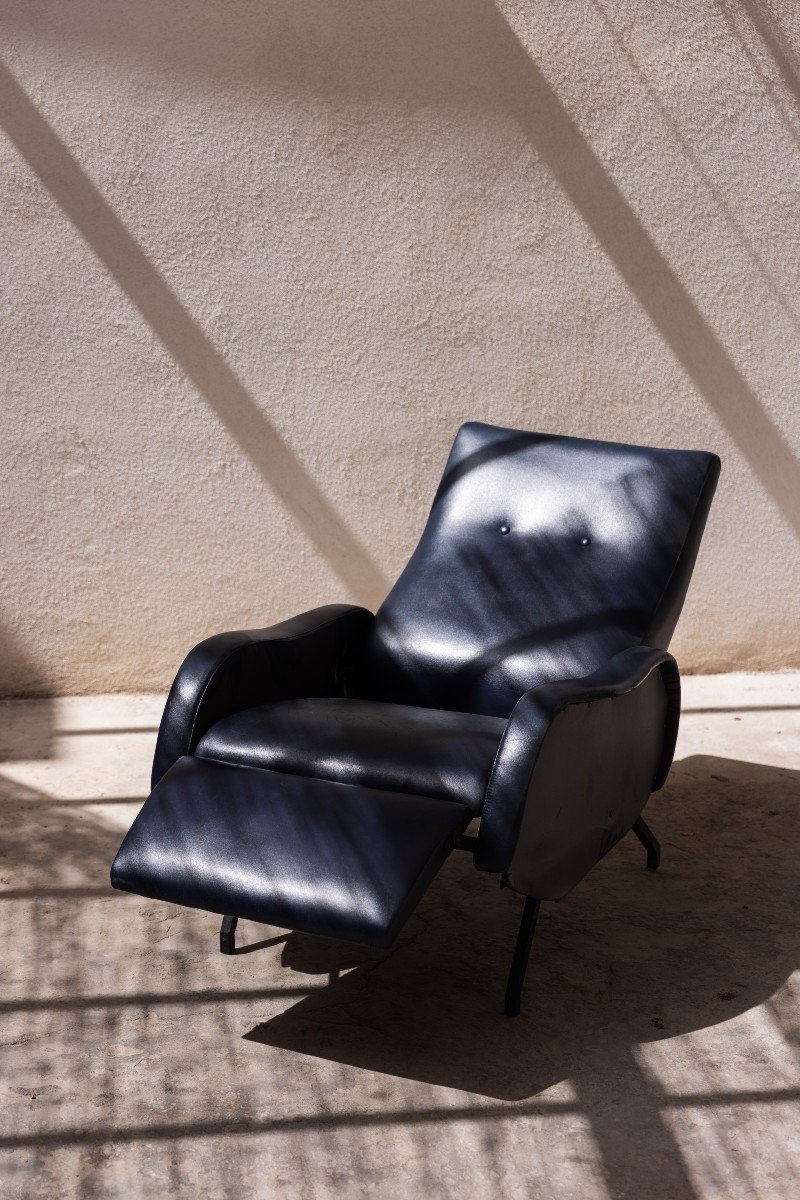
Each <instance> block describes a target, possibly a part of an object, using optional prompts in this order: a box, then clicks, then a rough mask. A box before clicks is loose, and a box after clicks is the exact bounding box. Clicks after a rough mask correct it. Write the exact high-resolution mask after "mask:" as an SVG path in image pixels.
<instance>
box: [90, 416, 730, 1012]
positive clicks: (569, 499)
mask: <svg viewBox="0 0 800 1200" xmlns="http://www.w3.org/2000/svg"><path fill="white" fill-rule="evenodd" d="M719 470H720V463H719V459H718V458H717V457H716V456H715V455H713V454H706V453H702V452H699V451H682V450H653V449H648V448H645V447H640V446H626V445H617V444H614V443H611V442H593V441H581V440H578V439H574V438H567V437H553V436H549V435H543V434H534V433H523V432H519V431H517V430H513V429H500V428H496V427H494V426H491V425H483V424H474V423H473V424H468V425H464V426H463V428H462V429H461V430H460V431H459V433H458V436H457V437H456V440H455V444H454V446H453V449H452V452H451V454H450V458H449V460H448V463H447V466H446V469H445V472H444V476H443V478H442V481H441V484H440V486H439V490H438V492H437V494H436V497H435V499H434V502H433V507H432V510H431V513H430V517H429V519H428V523H427V526H426V528H425V530H424V532H423V534H422V538H421V540H420V543H419V545H418V547H417V549H416V550H415V552H414V554H413V556H412V558H411V560H410V562H409V564H408V566H407V567H406V568H405V570H404V571H403V573H402V575H401V576H400V578H399V580H398V582H397V583H396V585H395V586H394V588H393V589H392V590H391V592H390V593H389V595H388V597H387V598H386V600H385V601H384V603H383V604H382V605H381V607H380V608H379V609H378V612H377V613H376V614H375V615H374V616H373V615H372V613H370V612H368V611H367V610H366V609H364V608H358V607H354V606H351V605H344V604H340V605H335V604H334V605H327V606H325V607H323V608H318V609H315V610H314V611H312V612H308V613H304V614H303V615H302V616H299V617H294V618H292V619H291V620H288V621H284V622H282V623H281V624H279V625H273V626H272V627H271V628H268V629H259V630H250V631H243V632H236V633H223V634H219V635H218V636H216V637H212V638H209V639H208V640H206V641H204V642H201V643H200V644H199V645H198V646H196V647H195V649H194V650H192V651H191V653H190V654H189V656H188V657H187V658H186V660H185V662H184V663H183V665H182V667H181V668H180V670H179V672H178V675H177V678H176V680H175V683H174V684H173V687H172V690H171V692H170V694H169V698H168V700H167V704H166V708H165V711H164V716H163V719H162V721H161V726H160V729H159V733H158V741H157V745H156V752H155V761H154V765H153V779H152V786H153V791H152V794H151V795H150V797H149V798H148V800H147V801H146V802H145V804H144V807H143V808H142V810H141V813H140V814H139V816H138V817H137V818H136V820H135V821H134V824H133V826H132V827H131V829H130V831H129V833H128V834H127V836H126V837H125V840H124V841H123V843H122V846H121V848H120V851H119V853H118V854H117V857H116V860H115V862H114V865H113V867H112V870H111V881H112V883H113V885H114V887H117V888H121V889H123V890H125V891H129V892H135V893H137V894H139V895H142V896H149V897H153V898H155V899H159V900H166V901H168V902H170V903H171V904H180V905H189V906H191V907H193V908H201V909H207V910H208V911H210V912H214V913H218V914H221V915H224V920H223V923H222V930H221V933H220V948H221V950H222V951H223V952H224V953H233V952H234V949H235V942H234V937H235V926H236V921H237V919H238V918H240V917H241V918H247V919H249V920H252V921H257V922H263V923H265V924H268V925H277V926H279V927H281V928H284V929H291V930H300V931H304V932H308V933H315V934H323V935H328V936H330V937H335V938H344V939H349V940H352V941H355V942H362V943H366V944H368V945H371V946H378V947H384V946H389V945H390V944H391V943H392V941H393V940H394V938H395V937H396V935H397V933H398V931H399V929H400V927H401V926H402V925H403V923H404V922H405V921H406V919H407V918H408V916H409V915H410V914H411V912H412V910H413V909H414V907H415V905H416V904H417V902H418V900H419V899H420V897H421V896H422V894H423V893H424V892H425V889H426V888H427V887H428V886H429V884H430V883H431V881H432V880H433V878H434V876H435V875H436V873H437V872H438V871H439V869H440V868H441V866H442V864H443V863H444V861H445V859H446V858H447V856H448V854H449V853H450V852H451V851H453V850H454V849H456V850H464V851H468V852H470V853H471V854H472V855H473V861H474V865H475V867H476V868H477V870H479V871H489V872H492V873H494V874H496V875H497V877H498V880H499V882H500V885H501V886H506V887H509V888H512V889H513V890H514V891H516V892H518V893H521V894H522V895H523V896H525V897H526V899H525V904H524V909H523V913H522V921H521V925H520V928H519V933H518V936H517V942H516V948H515V950H514V954H513V958H512V964H511V972H510V975H509V978H508V984H507V989H506V1012H507V1013H508V1014H509V1015H516V1014H517V1013H518V1012H519V1007H520V996H521V990H522V983H523V979H524V974H525V968H526V965H527V960H528V955H529V952H530V946H531V939H532V937H533V931H534V927H535V923H536V918H537V915H538V911H539V905H540V903H541V901H542V900H559V899H561V898H562V897H563V896H565V895H566V894H567V893H568V892H569V891H570V890H571V889H572V888H573V887H575V885H576V884H577V883H579V882H580V880H581V879H582V878H583V877H584V875H586V873H587V872H588V871H589V870H590V869H591V867H592V866H594V864H595V863H596V862H598V860H599V859H601V858H602V857H603V856H604V855H605V854H606V853H608V851H609V850H610V849H611V847H612V846H614V844H615V843H616V842H618V841H619V840H620V838H622V837H624V835H625V834H626V833H628V832H629V831H630V830H633V832H634V833H635V834H636V835H637V836H638V837H639V839H640V840H641V841H642V843H643V844H644V846H645V847H646V850H647V865H648V867H653V868H655V867H657V866H658V862H659V847H658V842H657V841H656V840H655V838H654V837H653V835H652V834H651V832H650V830H649V829H648V828H647V826H646V825H645V823H644V821H643V820H642V819H641V815H640V814H641V812H642V810H643V808H644V806H645V804H646V802H647V800H648V797H649V796H650V793H651V792H654V791H657V790H658V789H659V788H660V787H661V786H662V784H663V783H664V781H665V779H666V776H667V772H668V771H669V768H670V764H671V762H672V755H673V752H674V748H675V739H676V736H677V731H678V717H679V707H680V681H679V675H678V668H677V665H676V663H675V660H674V659H673V658H672V656H671V655H670V654H668V653H667V645H668V644H669V640H670V637H671V635H672V632H673V629H674V628H675V624H676V621H677V619H678V615H679V613H680V610H681V607H682V605H683V601H684V597H685V595H686V589H687V587H688V584H689V579H690V576H691V573H692V569H693V567H694V562H695V558H696V556H697V551H698V547H699V544H700V538H701V536H702V532H703V527H704V525H705V522H706V517H707V515H708V510H709V506H710V504H711V499H712V496H713V493H714V489H715V487H716V482H717V478H718V476H719ZM475 818H478V819H479V821H480V824H479V827H478V830H477V834H473V835H471V836H470V835H468V834H467V833H466V830H467V827H468V826H469V825H470V823H471V822H472V821H473V819H475Z"/></svg>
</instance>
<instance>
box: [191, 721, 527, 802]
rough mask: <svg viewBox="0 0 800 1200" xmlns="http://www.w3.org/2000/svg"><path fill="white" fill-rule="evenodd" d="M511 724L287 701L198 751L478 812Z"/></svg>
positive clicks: (221, 725) (221, 727) (206, 740)
mask: <svg viewBox="0 0 800 1200" xmlns="http://www.w3.org/2000/svg"><path fill="white" fill-rule="evenodd" d="M505 726H506V723H505V721H503V720H501V719H499V718H497V717H482V716H475V715H473V714H472V713H453V712H445V711H443V710H442V709H428V708H411V707H409V706H407V705H402V704H381V703H379V702H377V701H368V700H367V701H364V700H347V699H340V698H334V699H306V700H287V701H283V702H281V703H277V704H266V705H263V706H261V707H259V708H248V709H245V711H244V712H240V713H235V714H234V715H233V716H230V717H226V718H225V719H224V720H222V721H218V722H217V723H216V724H215V725H212V726H211V728H210V729H209V730H208V732H207V733H206V734H205V735H204V736H203V737H202V738H201V739H200V741H199V742H198V744H197V748H196V750H195V754H196V755H197V756H198V758H215V759H220V760H222V761H224V762H229V763H238V764H239V765H241V766H251V767H261V768H265V769H268V770H272V771H285V772H289V773H291V774H296V775H311V776H315V777H316V778H318V779H335V780H338V781H339V782H340V783H357V784H360V785H361V786H363V787H368V788H380V789H382V790H384V791H391V792H411V793H416V794H418V795H423V796H433V797H435V798H437V799H440V800H456V801H459V802H461V803H462V804H464V805H466V806H467V807H468V808H469V809H470V810H471V812H472V813H474V814H476V815H477V814H478V813H480V811H481V808H482V806H483V794H484V792H485V790H486V784H487V783H488V780H489V774H490V772H491V769H492V763H493V762H494V757H495V754H496V753H497V747H498V745H499V743H500V738H501V737H502V735H503V731H504V729H505Z"/></svg>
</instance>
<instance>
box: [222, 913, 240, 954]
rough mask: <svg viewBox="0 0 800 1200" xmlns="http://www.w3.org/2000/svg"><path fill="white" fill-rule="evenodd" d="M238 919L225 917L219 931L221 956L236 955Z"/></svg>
mask: <svg viewBox="0 0 800 1200" xmlns="http://www.w3.org/2000/svg"><path fill="white" fill-rule="evenodd" d="M238 920H239V918H238V917H223V918H222V925H221V926H220V930H219V952H220V954H235V953H236V922H237V921H238Z"/></svg>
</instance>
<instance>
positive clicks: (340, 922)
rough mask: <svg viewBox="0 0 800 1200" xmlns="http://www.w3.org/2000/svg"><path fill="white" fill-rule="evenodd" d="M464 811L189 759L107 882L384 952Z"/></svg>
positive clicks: (148, 807)
mask: <svg viewBox="0 0 800 1200" xmlns="http://www.w3.org/2000/svg"><path fill="white" fill-rule="evenodd" d="M470 815H471V814H470V812H469V810H468V809H466V808H465V807H463V806H462V805H460V804H454V803H452V802H450V801H446V800H433V799H430V798H428V797H424V796H410V795H401V794H399V793H394V792H381V791H376V790H374V789H370V788H365V787H356V786H351V785H349V784H341V783H332V782H329V781H328V780H322V779H309V778H305V777H304V776H300V775H284V774H281V773H279V772H277V771H263V770H258V769H254V768H250V767H238V766H232V765H229V764H227V763H221V762H215V761H213V760H209V759H196V758H189V757H187V758H182V759H180V760H179V761H178V762H177V763H175V765H174V766H173V767H172V768H171V769H170V770H169V771H168V772H167V774H166V775H165V776H164V777H163V778H162V780H161V782H160V783H159V784H158V786H157V787H156V788H155V790H154V791H153V793H152V794H151V795H150V797H149V798H148V799H147V801H146V802H145V804H144V807H143V808H142V810H141V812H140V813H139V816H138V817H137V818H136V820H135V821H134V823H133V825H132V826H131V829H130V831H129V833H128V834H127V836H126V838H125V840H124V841H123V843H122V846H121V847H120V850H119V853H118V854H117V857H116V859H115V861H114V865H113V867H112V868H111V882H112V884H113V885H114V887H116V888H120V889H121V890H122V891H128V892H135V893H136V894H137V895H140V896H149V897H152V898H153V899H157V900H167V901H169V902H170V903H172V904H183V905H187V906H188V907H190V908H202V909H207V910H208V911H209V912H215V913H220V914H226V913H227V914H230V915H231V916H236V917H244V918H247V919H249V920H252V921H258V922H262V923H264V924H267V925H277V926H279V927H280V928H283V929H297V930H302V931H304V932H307V933H318V934H324V935H326V936H329V937H336V938H344V939H347V940H350V941H356V942H363V943H365V944H367V945H371V946H388V945H390V944H391V942H392V941H393V940H394V938H395V936H396V934H397V932H398V931H399V929H400V927H401V925H402V924H403V923H404V921H405V920H406V919H407V917H408V916H409V915H410V913H411V912H412V910H413V908H414V906H415V905H416V903H417V901H418V900H419V898H420V896H421V895H422V894H423V892H424V891H425V889H426V888H427V886H428V885H429V883H430V882H431V880H432V879H433V877H434V876H435V874H436V873H437V871H438V870H439V868H440V866H441V865H442V863H443V862H444V860H445V858H446V857H447V854H448V852H449V849H450V846H451V842H452V837H453V835H454V834H455V833H459V832H461V831H462V830H463V829H464V828H466V825H467V824H468V822H469V820H470Z"/></svg>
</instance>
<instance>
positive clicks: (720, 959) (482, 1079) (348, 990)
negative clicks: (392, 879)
mask: <svg viewBox="0 0 800 1200" xmlns="http://www.w3.org/2000/svg"><path fill="white" fill-rule="evenodd" d="M799 784H800V773H798V772H796V771H790V770H787V769H781V768H777V767H773V766H763V765H759V764H752V763H746V762H739V761H733V760H728V759H722V758H713V757H706V756H694V757H690V758H687V759H684V760H683V761H681V762H677V763H676V764H675V766H674V767H673V771H672V774H671V775H670V778H669V781H668V784H667V786H666V788H665V789H664V790H663V791H662V792H660V793H658V794H657V795H656V796H654V797H653V799H652V800H651V802H650V805H649V807H648V810H647V819H648V821H649V822H650V823H651V824H652V826H653V828H654V831H655V832H656V834H657V835H658V836H659V837H660V839H661V842H662V847H663V855H662V866H661V869H660V870H659V871H658V872H653V871H647V870H646V869H645V861H644V851H643V850H642V848H641V846H640V845H639V843H638V842H637V841H635V839H634V838H633V837H632V836H629V837H628V838H626V839H625V841H624V842H623V843H622V844H621V845H620V846H618V847H616V848H615V849H614V850H613V851H612V853H611V854H610V855H609V856H608V858H606V859H605V860H604V862H603V863H602V864H601V865H600V866H599V867H598V868H597V869H596V870H595V871H593V872H592V873H591V874H590V875H589V876H588V878H587V879H586V880H585V881H584V882H583V884H582V885H581V886H580V887H579V888H578V889H576V890H575V892H573V893H572V894H571V895H570V896H569V897H568V898H567V899H566V900H565V901H564V902H562V903H560V904H557V905H553V904H548V905H544V906H543V909H542V914H541V917H540V921H539V927H538V930H537V934H536V938H535V941H534V952H533V955H532V959H531V966H530V969H529V974H528V980H527V983H526V987H525V994H524V998H523V1011H522V1015H521V1016H520V1017H519V1018H517V1019H515V1020H510V1019H508V1018H507V1017H505V1016H504V1015H503V989H504V985H505V977H506V972H507V969H508V965H509V960H510V955H511V950H512V947H513V942H514V937H515V932H516V924H517V920H518V917H519V913H520V910H521V903H522V902H521V898H520V897H517V896H514V895H512V894H510V893H509V892H508V891H500V890H499V889H498V887H497V879H496V877H493V876H485V875H480V874H478V873H477V872H475V871H474V869H473V867H472V864H471V861H470V859H469V858H468V857H467V856H466V855H463V854H454V855H453V856H452V857H451V859H450V862H449V863H448V865H447V866H446V867H445V869H444V871H443V872H442V874H441V875H440V877H439V879H438V881H437V882H436V883H435V884H434V886H433V888H432V889H431V890H430V892H429V893H428V894H427V896H426V897H425V899H424V900H423V902H422V903H421V905H420V907H419V909H418V911H417V913H416V914H415V915H414V917H413V918H412V919H411V921H410V922H409V923H408V925H407V926H406V929H405V930H404V932H403V934H402V935H401V937H400V939H399V940H398V942H397V943H396V945H395V947H394V948H393V949H392V950H390V951H389V952H386V951H372V950H368V949H363V948H360V947H354V946H352V945H347V944H343V943H338V942H333V941H329V940H326V939H323V938H316V937H311V936H308V935H302V934H292V935H291V936H290V937H289V938H288V940H287V941H286V943H285V946H284V951H283V956H282V962H283V965H284V967H285V968H286V969H287V970H294V971H299V972H303V973H305V974H327V975H329V977H330V980H331V982H330V986H329V987H327V988H325V989H323V990H321V991H319V992H317V993H315V994H314V995H312V996H309V997H307V998H305V999H303V1000H302V1001H301V1002H300V1003H298V1004H296V1005H295V1006H294V1007H292V1008H291V1009H289V1010H287V1011H286V1012H284V1013H282V1014H281V1015H280V1016H278V1017H275V1018H273V1019H272V1020H270V1021H267V1022H265V1023H263V1024H260V1025H258V1026H256V1027H255V1028H254V1029H252V1030H250V1031H249V1032H248V1033H246V1034H245V1037H246V1038H247V1039H248V1040H250V1041H251V1042H257V1043H261V1044H263V1045H266V1046H274V1047H280V1048H283V1049H289V1050H292V1051H296V1052H298V1053H302V1054H307V1055H314V1056H316V1057H319V1058H322V1059H327V1060H330V1061H333V1062H337V1063H343V1064H349V1065H352V1066H356V1067H361V1068H365V1069H367V1070H370V1071H377V1072H383V1073H387V1074H389V1075H394V1076H400V1077H403V1078H407V1079H413V1080H418V1081H421V1082H427V1083H431V1084H438V1085H443V1086H446V1087H451V1088H457V1089H460V1090H463V1091H467V1092H471V1093H475V1094H477V1095H482V1096H488V1097H493V1098H496V1099H499V1100H506V1101H509V1100H521V1099H524V1098H526V1097H530V1096H532V1095H535V1094H537V1093H539V1092H541V1091H542V1090H543V1089H545V1088H547V1087H549V1086H551V1085H552V1084H555V1083H557V1082H559V1081H561V1080H564V1079H567V1078H569V1079H572V1080H573V1081H574V1080H576V1079H577V1078H580V1077H581V1076H584V1078H591V1079H594V1080H595V1081H598V1080H603V1079H604V1078H605V1077H607V1075H608V1073H609V1072H611V1071H613V1072H614V1073H615V1078H616V1080H617V1082H616V1084H615V1089H616V1090H619V1085H620V1071H622V1072H623V1075H624V1072H625V1071H630V1070H636V1071H637V1081H638V1085H639V1087H641V1085H642V1076H641V1074H640V1073H639V1072H638V1070H637V1069H636V1067H635V1063H634V1059H633V1056H632V1049H633V1048H634V1047H636V1046H638V1045H640V1044H642V1043H646V1042H649V1041H654V1040H660V1039H662V1038H671V1037H675V1036H677V1035H679V1034H685V1033H688V1032H691V1031H694V1030H699V1029H704V1028H706V1027H709V1026H713V1025H717V1024H719V1023H721V1022H723V1021H726V1020H728V1019H730V1018H731V1017H734V1016H736V1015H737V1014H740V1013H742V1012H744V1011H746V1010H747V1009H749V1008H752V1007H754V1006H756V1005H759V1004H761V1003H763V1002H764V1001H766V1000H768V999H769V998H770V997H772V996H773V995H774V994H775V993H776V992H777V991H778V990H779V989H780V988H781V986H782V985H783V984H784V983H785V982H786V980H787V979H788V977H789V976H790V975H791V972H792V971H793V969H794V968H795V967H796V966H797V965H798V964H799V962H800V954H798V951H800V938H799V937H798V934H799V933H800V930H799V929H798V925H799V924H800V919H799V918H798V910H797V904H796V869H797V862H798V861H800V824H799V823H798V821H797V819H796V817H797V810H798V807H799V806H800V787H799V786H798V785H799ZM773 1015H774V1014H773ZM592 1086H595V1085H592ZM579 1090H580V1088H579Z"/></svg>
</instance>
